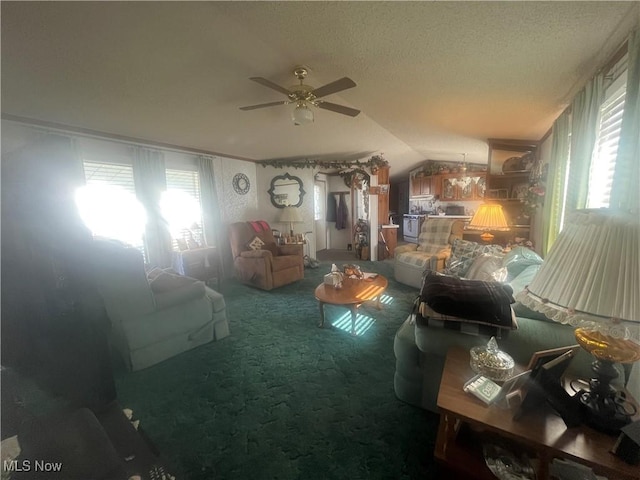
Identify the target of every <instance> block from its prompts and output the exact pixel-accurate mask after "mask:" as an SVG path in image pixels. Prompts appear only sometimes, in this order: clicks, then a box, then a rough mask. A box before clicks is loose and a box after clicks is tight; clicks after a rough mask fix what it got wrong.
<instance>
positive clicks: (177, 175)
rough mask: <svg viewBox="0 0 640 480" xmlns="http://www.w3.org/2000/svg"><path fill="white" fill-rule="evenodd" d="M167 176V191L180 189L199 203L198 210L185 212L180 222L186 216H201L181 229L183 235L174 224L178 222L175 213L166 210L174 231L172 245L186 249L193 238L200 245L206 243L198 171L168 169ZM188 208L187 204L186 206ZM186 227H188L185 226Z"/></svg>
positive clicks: (179, 190) (174, 247) (178, 248)
mask: <svg viewBox="0 0 640 480" xmlns="http://www.w3.org/2000/svg"><path fill="white" fill-rule="evenodd" d="M165 176H166V181H167V191H178V192H181V193H183V194H186V195H187V196H189V197H190V198H192V199H194V200H195V201H196V203H197V205H198V212H197V213H196V212H188V214H187V212H183V213H185V215H184V217H182V216H181V217H182V218H180V222H181V221H183V220H184V219H185V218H189V217H192V216H193V215H197V216H198V217H199V218H198V219H197V220H196V221H195V222H194V223H193V224H191V225H188V226H185V225H183V228H182V230H181V235H178V233H177V232H176V231H175V229H176V225H172V224H173V223H174V222H178V219H177V218H176V217H175V215H172V214H171V213H169V212H166V215H167V216H168V221H169V223H170V228H171V229H172V230H174V231H173V239H172V247H173V249H174V250H184V249H185V248H188V247H189V241H190V240H193V241H195V242H196V243H197V244H199V245H204V244H205V242H204V234H203V230H202V202H201V198H200V176H199V174H198V172H197V171H194V170H176V169H166V170H165ZM184 207H185V208H186V205H185V206H184ZM185 227H186V228H185Z"/></svg>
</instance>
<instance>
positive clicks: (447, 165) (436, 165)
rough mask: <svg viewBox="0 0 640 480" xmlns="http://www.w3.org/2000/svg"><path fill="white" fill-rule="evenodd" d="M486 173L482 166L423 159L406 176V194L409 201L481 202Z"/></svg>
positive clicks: (484, 188) (485, 168)
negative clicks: (431, 199) (428, 199)
mask: <svg viewBox="0 0 640 480" xmlns="http://www.w3.org/2000/svg"><path fill="white" fill-rule="evenodd" d="M486 170H487V166H486V165H480V164H472V163H469V164H462V163H454V162H440V161H436V160H427V162H425V164H424V165H423V166H422V167H420V168H418V169H416V170H414V171H413V172H411V174H410V175H409V195H410V197H412V198H420V197H427V196H433V197H436V196H438V197H440V200H443V201H452V200H456V201H471V200H482V199H483V198H484V197H485V191H486Z"/></svg>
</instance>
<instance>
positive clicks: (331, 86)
mask: <svg viewBox="0 0 640 480" xmlns="http://www.w3.org/2000/svg"><path fill="white" fill-rule="evenodd" d="M307 73H308V70H307V69H306V68H305V67H296V68H295V70H294V71H293V74H294V75H295V76H296V78H297V79H298V80H300V85H294V86H293V87H290V88H289V89H286V88H284V87H281V86H280V85H277V84H275V83H273V82H272V81H270V80H267V79H266V78H263V77H251V78H250V79H249V80H253V81H254V82H256V83H259V84H260V85H264V86H265V87H269V88H271V89H273V90H275V91H277V92H280V93H282V94H284V95H286V96H287V98H288V99H287V100H281V101H279V102H269V103H261V104H259V105H250V106H248V107H240V110H255V109H257V108H265V107H274V106H276V105H288V104H291V103H295V105H296V107H295V108H294V109H293V112H292V115H291V116H292V119H293V123H294V124H295V125H304V124H307V123H311V122H313V111H312V110H311V109H310V108H309V105H313V106H314V107H318V108H323V109H325V110H330V111H332V112H336V113H341V114H342V115H348V116H350V117H355V116H356V115H358V114H359V113H360V110H356V109H355V108H350V107H345V106H344V105H338V104H337V103H331V102H326V101H324V100H320V98H322V97H326V96H327V95H331V94H332V93H337V92H341V91H343V90H347V89H348V88H353V87H355V86H356V83H355V82H354V81H353V80H351V79H350V78H348V77H342V78H340V79H339V80H336V81H334V82H331V83H328V84H326V85H323V86H322V87H318V88H313V87H311V86H309V85H305V84H304V83H303V81H304V79H305V77H306V76H307Z"/></svg>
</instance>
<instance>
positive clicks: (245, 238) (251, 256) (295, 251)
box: [229, 222, 304, 290]
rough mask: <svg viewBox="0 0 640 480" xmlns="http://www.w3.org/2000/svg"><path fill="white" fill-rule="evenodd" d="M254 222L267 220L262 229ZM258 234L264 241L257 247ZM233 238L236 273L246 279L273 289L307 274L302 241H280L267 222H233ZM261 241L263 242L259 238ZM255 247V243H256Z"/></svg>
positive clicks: (231, 234) (231, 226) (249, 282)
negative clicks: (254, 226)
mask: <svg viewBox="0 0 640 480" xmlns="http://www.w3.org/2000/svg"><path fill="white" fill-rule="evenodd" d="M252 224H253V225H258V224H263V225H264V227H263V228H262V229H260V227H259V226H257V227H256V228H258V229H259V230H260V231H256V230H255V229H254V228H253V226H252ZM255 237H258V238H259V239H260V240H261V241H262V242H263V243H264V245H262V246H261V248H260V249H257V250H253V249H252V247H251V246H249V244H251V243H253V242H254V239H255ZM229 241H230V243H231V254H232V255H233V266H234V268H235V271H236V275H237V276H238V278H239V279H240V281H242V282H243V283H246V284H248V285H251V286H254V287H258V288H261V289H263V290H271V289H273V288H277V287H281V286H283V285H287V284H289V283H292V282H295V281H297V280H301V279H303V278H304V254H303V248H302V245H277V244H276V239H275V237H274V236H273V233H272V232H271V228H270V227H269V226H268V225H267V224H266V222H252V223H250V222H236V223H232V224H231V225H229ZM256 243H257V244H258V245H259V243H260V242H256ZM254 247H255V244H254Z"/></svg>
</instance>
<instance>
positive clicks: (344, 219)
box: [336, 193, 349, 230]
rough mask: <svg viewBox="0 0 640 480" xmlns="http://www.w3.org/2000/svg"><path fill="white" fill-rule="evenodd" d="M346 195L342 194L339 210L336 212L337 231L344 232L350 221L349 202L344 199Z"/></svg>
mask: <svg viewBox="0 0 640 480" xmlns="http://www.w3.org/2000/svg"><path fill="white" fill-rule="evenodd" d="M345 195H346V194H344V193H341V194H340V202H339V203H338V210H337V212H336V230H343V229H345V228H347V223H348V221H349V209H348V208H347V201H346V200H345V199H344V197H345Z"/></svg>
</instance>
